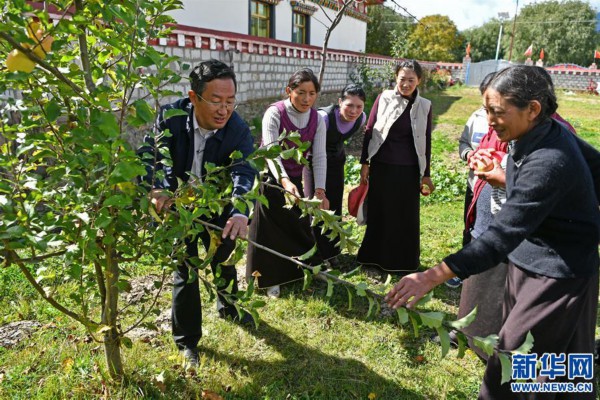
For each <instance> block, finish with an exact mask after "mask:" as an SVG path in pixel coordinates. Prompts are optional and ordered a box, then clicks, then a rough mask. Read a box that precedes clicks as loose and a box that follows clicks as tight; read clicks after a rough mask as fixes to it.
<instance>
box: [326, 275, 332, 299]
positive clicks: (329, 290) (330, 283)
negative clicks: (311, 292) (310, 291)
mask: <svg viewBox="0 0 600 400" xmlns="http://www.w3.org/2000/svg"><path fill="white" fill-rule="evenodd" d="M332 295H333V280H331V279H327V293H325V297H327V298H331V296H332Z"/></svg>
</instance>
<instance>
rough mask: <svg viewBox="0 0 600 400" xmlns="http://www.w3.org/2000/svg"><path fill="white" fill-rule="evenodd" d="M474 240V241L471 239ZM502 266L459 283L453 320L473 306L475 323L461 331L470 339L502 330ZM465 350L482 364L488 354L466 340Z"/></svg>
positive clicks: (504, 271) (503, 282) (503, 265)
mask: <svg viewBox="0 0 600 400" xmlns="http://www.w3.org/2000/svg"><path fill="white" fill-rule="evenodd" d="M472 240H474V239H472ZM506 268H507V267H506V264H505V263H500V264H498V265H497V266H495V267H494V268H490V269H489V270H487V271H485V272H482V273H481V274H477V275H472V276H470V277H468V278H467V279H465V280H464V281H463V283H462V290H461V292H460V305H459V308H458V316H457V318H458V319H460V318H463V317H465V316H467V315H468V314H469V313H470V312H471V311H473V309H474V308H475V307H477V315H476V317H475V320H474V321H473V322H472V323H471V324H470V325H469V326H467V327H466V328H464V329H463V330H462V331H463V332H464V333H466V334H468V335H471V336H479V337H486V336H488V335H491V334H498V332H500V328H502V303H503V302H504V288H505V287H506ZM469 347H470V348H471V349H472V350H473V351H474V352H475V353H476V354H477V355H478V356H479V357H481V358H482V359H483V360H484V361H487V359H488V355H487V354H486V353H485V352H484V351H483V350H481V349H480V348H479V347H476V346H474V345H473V340H472V339H469Z"/></svg>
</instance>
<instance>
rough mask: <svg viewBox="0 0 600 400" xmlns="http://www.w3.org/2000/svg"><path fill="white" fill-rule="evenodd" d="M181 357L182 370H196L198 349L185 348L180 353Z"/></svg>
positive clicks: (198, 358)
mask: <svg viewBox="0 0 600 400" xmlns="http://www.w3.org/2000/svg"><path fill="white" fill-rule="evenodd" d="M181 353H182V355H183V367H184V369H189V368H197V367H198V364H199V360H200V357H199V356H198V349H197V348H195V347H194V348H191V347H186V348H184V349H183V351H182V352H181Z"/></svg>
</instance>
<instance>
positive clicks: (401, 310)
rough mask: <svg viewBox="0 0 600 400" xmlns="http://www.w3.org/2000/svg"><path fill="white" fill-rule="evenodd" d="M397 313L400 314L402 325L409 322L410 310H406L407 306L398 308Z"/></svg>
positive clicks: (399, 318)
mask: <svg viewBox="0 0 600 400" xmlns="http://www.w3.org/2000/svg"><path fill="white" fill-rule="evenodd" d="M396 315H398V322H400V324H401V325H404V324H405V323H407V322H408V312H407V311H406V308H404V307H398V308H396Z"/></svg>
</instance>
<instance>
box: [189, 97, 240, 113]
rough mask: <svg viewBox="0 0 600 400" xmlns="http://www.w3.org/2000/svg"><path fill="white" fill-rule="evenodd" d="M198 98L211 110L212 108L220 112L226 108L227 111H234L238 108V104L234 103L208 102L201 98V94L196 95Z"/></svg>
mask: <svg viewBox="0 0 600 400" xmlns="http://www.w3.org/2000/svg"><path fill="white" fill-rule="evenodd" d="M196 96H197V97H199V98H200V99H201V100H202V101H203V102H205V103H206V104H208V106H209V107H210V108H212V109H213V110H220V109H221V108H225V109H226V110H227V111H233V110H235V109H236V108H237V106H238V104H237V102H236V101H235V100H234V101H228V102H225V103H215V102H213V101H208V100H206V99H205V98H204V97H202V96H200V95H199V94H196Z"/></svg>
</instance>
